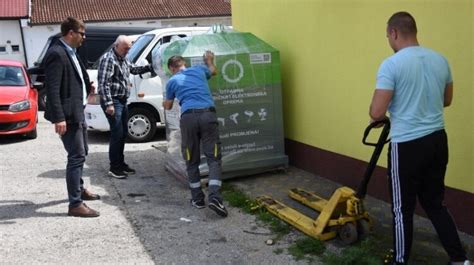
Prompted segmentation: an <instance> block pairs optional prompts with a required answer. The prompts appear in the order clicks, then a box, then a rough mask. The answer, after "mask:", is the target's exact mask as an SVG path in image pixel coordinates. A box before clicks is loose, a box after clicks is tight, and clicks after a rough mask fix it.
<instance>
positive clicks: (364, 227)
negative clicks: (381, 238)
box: [357, 219, 370, 240]
mask: <svg viewBox="0 0 474 265" xmlns="http://www.w3.org/2000/svg"><path fill="white" fill-rule="evenodd" d="M357 232H358V233H359V239H360V240H364V239H366V238H367V237H368V236H369V234H370V224H369V221H367V220H366V219H360V220H358V221H357Z"/></svg>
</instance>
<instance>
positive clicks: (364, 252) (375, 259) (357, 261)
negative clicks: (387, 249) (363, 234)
mask: <svg viewBox="0 0 474 265" xmlns="http://www.w3.org/2000/svg"><path fill="white" fill-rule="evenodd" d="M378 252H380V249H379V248H378V247H377V243H376V242H375V241H372V240H369V239H366V240H364V241H362V242H360V243H359V244H357V245H353V246H350V247H348V248H345V249H343V250H342V252H341V253H340V254H335V253H326V254H325V255H324V256H323V257H322V261H323V262H324V264H327V265H380V264H383V261H382V259H381V258H380V256H379V255H376V253H378Z"/></svg>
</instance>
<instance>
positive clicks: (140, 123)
mask: <svg viewBox="0 0 474 265" xmlns="http://www.w3.org/2000/svg"><path fill="white" fill-rule="evenodd" d="M127 125H128V138H129V139H130V140H131V141H133V142H147V141H150V140H151V139H152V138H153V137H154V136H155V132H156V118H155V116H154V115H153V113H151V112H150V111H149V110H147V109H143V108H133V109H131V110H130V112H129V115H128V122H127Z"/></svg>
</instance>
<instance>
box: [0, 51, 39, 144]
mask: <svg viewBox="0 0 474 265" xmlns="http://www.w3.org/2000/svg"><path fill="white" fill-rule="evenodd" d="M37 121H38V91H37V90H36V89H34V88H33V86H32V84H31V82H30V79H29V77H28V74H27V72H26V69H25V67H24V66H23V64H22V63H20V62H16V61H9V60H0V136H1V135H7V134H22V135H24V136H25V137H26V138H30V139H34V138H36V136H37V134H36V123H37Z"/></svg>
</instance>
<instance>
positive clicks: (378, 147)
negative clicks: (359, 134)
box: [355, 119, 390, 199]
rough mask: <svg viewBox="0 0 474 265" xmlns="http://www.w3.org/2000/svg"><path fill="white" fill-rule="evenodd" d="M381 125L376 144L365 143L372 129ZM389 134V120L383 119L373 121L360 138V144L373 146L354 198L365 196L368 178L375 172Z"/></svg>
mask: <svg viewBox="0 0 474 265" xmlns="http://www.w3.org/2000/svg"><path fill="white" fill-rule="evenodd" d="M381 124H383V129H382V132H381V133H380V136H379V140H378V141H377V143H369V142H367V136H369V133H370V131H371V130H372V129H373V128H378V127H380V125H381ZM389 133H390V120H389V119H384V120H380V121H375V122H373V123H371V124H369V126H367V128H366V129H365V131H364V137H363V138H362V143H363V144H365V145H370V146H375V149H374V152H373V153H372V157H371V158H370V162H369V165H368V166H367V169H366V170H365V174H364V177H363V178H362V181H361V182H360V184H359V187H358V188H357V193H356V195H355V196H356V197H357V198H359V199H363V198H364V197H365V195H366V194H367V185H368V184H369V181H370V178H371V177H372V173H373V172H374V170H375V167H376V166H377V161H378V160H379V157H380V153H382V150H383V146H384V145H385V144H386V143H388V142H390V139H388V134H389Z"/></svg>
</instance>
